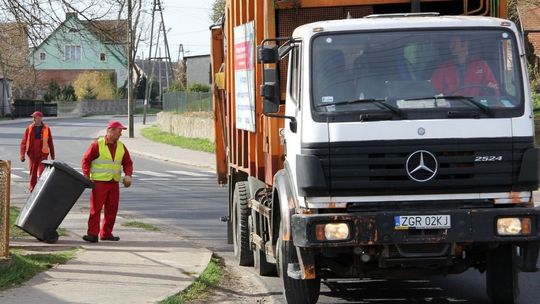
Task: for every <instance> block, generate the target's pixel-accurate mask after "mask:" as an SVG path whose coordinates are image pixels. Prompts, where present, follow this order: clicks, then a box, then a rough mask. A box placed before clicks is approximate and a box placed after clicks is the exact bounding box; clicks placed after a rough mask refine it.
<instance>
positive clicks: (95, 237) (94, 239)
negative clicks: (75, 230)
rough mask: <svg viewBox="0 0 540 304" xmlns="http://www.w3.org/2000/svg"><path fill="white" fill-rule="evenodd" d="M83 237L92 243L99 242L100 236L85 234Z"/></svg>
mask: <svg viewBox="0 0 540 304" xmlns="http://www.w3.org/2000/svg"><path fill="white" fill-rule="evenodd" d="M82 239H83V240H85V241H87V242H90V243H97V242H98V237H97V236H95V235H84V236H83V237H82Z"/></svg>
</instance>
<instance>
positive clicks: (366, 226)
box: [291, 207, 540, 248]
mask: <svg viewBox="0 0 540 304" xmlns="http://www.w3.org/2000/svg"><path fill="white" fill-rule="evenodd" d="M433 214H434V213H433V211H431V212H429V213H426V212H415V211H410V210H404V211H398V212H362V213H347V214H343V213H334V214H294V215H293V216H292V219H291V230H292V236H293V242H294V245H295V246H297V247H309V248H317V247H321V248H324V247H326V248H328V247H346V246H361V245H385V244H414V243H416V244H418V243H454V242H457V243H473V242H474V243H476V242H511V243H520V242H532V241H538V240H540V208H521V207H516V208H485V209H464V210H438V211H437V212H436V214H438V215H450V217H451V227H450V228H448V229H433V230H417V229H415V230H400V229H396V228H395V227H394V221H395V217H396V216H406V215H409V216H410V215H433ZM507 217H518V218H528V219H530V220H529V223H530V227H529V229H530V233H528V234H526V235H517V236H501V235H498V234H497V227H496V225H497V219H499V218H507ZM326 223H346V224H347V225H348V227H349V237H348V238H347V239H345V240H340V241H328V240H320V237H319V240H318V239H317V226H319V227H320V225H324V224H326Z"/></svg>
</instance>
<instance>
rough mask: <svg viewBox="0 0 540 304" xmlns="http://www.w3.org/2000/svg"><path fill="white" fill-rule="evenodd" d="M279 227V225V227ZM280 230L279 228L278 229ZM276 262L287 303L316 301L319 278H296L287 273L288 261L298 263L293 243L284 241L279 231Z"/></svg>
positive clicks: (305, 303) (319, 289)
mask: <svg viewBox="0 0 540 304" xmlns="http://www.w3.org/2000/svg"><path fill="white" fill-rule="evenodd" d="M280 228H281V227H280ZM279 231H281V229H280V230H279ZM277 248H278V256H277V264H278V268H279V275H280V277H281V279H282V281H283V295H284V296H285V299H286V300H287V303H295V304H296V303H298V304H313V303H317V300H318V299H319V293H320V291H321V279H320V278H317V279H313V280H297V279H293V278H291V277H289V276H288V275H287V267H288V265H289V263H298V257H297V256H296V250H295V248H294V246H293V243H292V242H290V241H284V240H283V239H282V236H281V233H280V234H279V238H278V241H277Z"/></svg>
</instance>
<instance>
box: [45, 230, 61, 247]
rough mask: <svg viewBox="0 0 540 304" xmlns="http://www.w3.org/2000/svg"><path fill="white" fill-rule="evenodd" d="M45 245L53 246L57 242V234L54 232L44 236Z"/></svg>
mask: <svg viewBox="0 0 540 304" xmlns="http://www.w3.org/2000/svg"><path fill="white" fill-rule="evenodd" d="M44 241H45V243H47V244H54V243H56V242H58V232H56V230H52V231H49V232H47V233H46V234H45V240H44Z"/></svg>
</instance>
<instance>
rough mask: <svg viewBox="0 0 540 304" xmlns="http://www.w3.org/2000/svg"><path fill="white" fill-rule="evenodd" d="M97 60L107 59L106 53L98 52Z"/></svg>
mask: <svg viewBox="0 0 540 304" xmlns="http://www.w3.org/2000/svg"><path fill="white" fill-rule="evenodd" d="M99 61H107V54H105V53H100V54H99Z"/></svg>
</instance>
